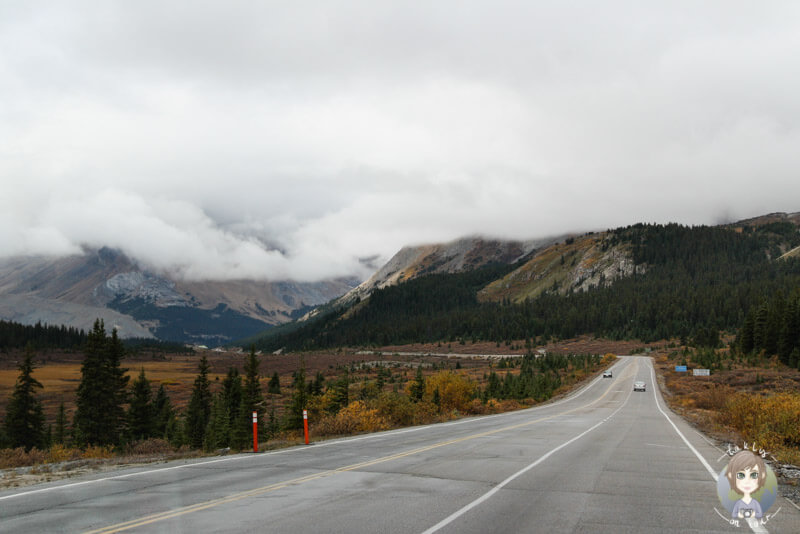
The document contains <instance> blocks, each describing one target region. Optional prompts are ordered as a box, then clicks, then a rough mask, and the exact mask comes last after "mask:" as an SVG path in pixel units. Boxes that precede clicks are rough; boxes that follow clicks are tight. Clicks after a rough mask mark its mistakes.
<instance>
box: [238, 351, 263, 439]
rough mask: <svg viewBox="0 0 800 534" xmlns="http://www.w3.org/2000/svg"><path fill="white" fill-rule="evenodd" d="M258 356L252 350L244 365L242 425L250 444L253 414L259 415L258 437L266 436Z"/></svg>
mask: <svg viewBox="0 0 800 534" xmlns="http://www.w3.org/2000/svg"><path fill="white" fill-rule="evenodd" d="M259 365H260V362H259V361H258V356H257V355H256V349H255V347H251V348H250V353H249V354H248V355H247V359H246V360H245V364H244V385H243V391H242V408H241V417H240V421H241V423H240V425H242V426H244V428H245V429H246V432H245V439H246V441H247V442H248V443H252V441H253V423H252V421H253V419H252V417H253V412H256V413H257V414H258V425H257V427H258V435H259V436H262V437H263V436H264V435H265V434H264V428H265V426H266V425H265V424H264V423H265V421H264V414H265V413H266V411H265V406H264V395H263V394H262V392H261V382H260V375H259V369H258V368H259Z"/></svg>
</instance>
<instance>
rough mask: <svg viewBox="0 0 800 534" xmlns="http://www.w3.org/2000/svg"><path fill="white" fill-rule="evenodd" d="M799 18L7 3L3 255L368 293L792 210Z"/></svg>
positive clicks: (634, 11) (720, 8)
mask: <svg viewBox="0 0 800 534" xmlns="http://www.w3.org/2000/svg"><path fill="white" fill-rule="evenodd" d="M798 58H800V3H798V2H796V1H793V0H792V1H784V2H778V1H776V2H769V1H767V2H752V1H733V0H719V1H716V2H715V1H708V2H695V1H685V2H684V1H671V2H641V1H627V2H622V1H613V0H611V1H608V0H606V1H603V2H588V1H587V2H572V1H569V2H568V1H550V2H545V1H538V2H531V1H528V0H522V1H502V0H492V1H480V2H478V1H468V0H453V1H445V0H441V1H420V2H415V1H393V2H381V1H377V0H365V1H352V2H351V1H342V2H329V1H321V2H304V1H297V2H266V1H253V2H244V1H231V0H227V1H225V2H206V1H198V0H193V1H182V2H178V1H163V0H160V1H153V2H150V1H143V0H138V1H136V2H128V1H126V2H121V1H120V2H114V1H108V2H95V1H85V2H82V1H77V0H73V1H70V2H60V1H53V2H36V1H34V2H29V1H22V0H20V1H15V0H10V1H4V2H2V4H0V186H1V187H2V189H1V190H0V255H2V256H8V255H17V254H39V253H46V254H69V253H75V252H77V251H80V250H81V247H83V246H91V247H94V246H103V245H105V246H112V247H117V248H120V249H122V250H123V251H125V252H126V253H128V254H129V255H131V256H133V257H135V258H137V259H139V260H140V261H141V262H143V263H145V264H147V265H149V266H151V267H153V268H157V269H165V270H170V271H175V272H178V273H180V274H182V275H183V276H185V277H188V278H193V279H204V278H243V277H257V278H268V279H284V278H293V279H300V280H314V279H319V278H323V277H330V276H341V275H349V274H357V275H359V276H366V275H367V274H368V273H369V268H368V267H364V265H363V261H362V260H363V259H364V258H376V259H374V262H377V263H380V261H382V260H385V259H388V257H390V256H391V255H393V254H394V253H395V252H396V251H397V250H398V249H399V248H400V247H402V246H404V245H407V244H416V243H426V242H436V241H444V240H451V239H454V238H457V237H461V236H464V235H472V234H483V235H488V236H498V237H509V238H535V237H543V236H548V235H554V234H562V233H565V232H569V231H584V230H594V229H605V228H611V227H616V226H620V225H625V224H632V223H636V222H670V221H675V222H680V223H685V224H714V223H718V222H724V221H730V220H735V219H741V218H745V217H749V216H755V215H760V214H764V213H768V212H773V211H787V212H794V211H800V173H798V170H799V169H800V98H798V97H797V95H800V63H798V61H800V60H798Z"/></svg>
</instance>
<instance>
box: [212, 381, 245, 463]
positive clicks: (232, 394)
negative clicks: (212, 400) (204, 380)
mask: <svg viewBox="0 0 800 534" xmlns="http://www.w3.org/2000/svg"><path fill="white" fill-rule="evenodd" d="M242 396H243V392H242V377H241V375H240V374H239V370H238V369H236V368H235V367H231V368H230V369H228V375H227V376H226V377H225V380H223V381H222V402H223V404H224V407H225V414H226V416H227V417H228V431H227V432H228V436H227V437H228V440H227V443H226V446H230V447H233V448H236V449H241V448H243V447H244V445H245V443H246V441H247V424H246V423H243V422H242ZM212 418H213V416H212Z"/></svg>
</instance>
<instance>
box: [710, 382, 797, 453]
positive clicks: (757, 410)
mask: <svg viewBox="0 0 800 534" xmlns="http://www.w3.org/2000/svg"><path fill="white" fill-rule="evenodd" d="M721 419H722V421H723V422H724V423H726V424H728V425H730V426H731V427H733V428H734V429H735V430H737V431H738V432H739V433H740V434H741V435H742V437H743V438H744V439H745V440H747V441H749V442H755V443H756V444H757V445H758V446H759V447H760V448H763V449H766V450H769V451H786V450H787V449H788V450H790V449H794V452H795V453H796V449H797V448H798V447H800V423H798V422H800V394H797V393H778V394H776V395H772V396H770V397H761V396H756V395H748V394H744V393H737V394H735V395H732V396H731V398H730V399H729V400H728V402H727V404H726V410H725V411H724V412H723V413H722V414H721Z"/></svg>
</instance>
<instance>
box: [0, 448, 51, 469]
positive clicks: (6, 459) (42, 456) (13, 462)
mask: <svg viewBox="0 0 800 534" xmlns="http://www.w3.org/2000/svg"><path fill="white" fill-rule="evenodd" d="M46 461H47V452H46V451H40V450H39V449H36V448H33V449H31V450H29V451H26V450H25V448H24V447H17V448H16V449H2V450H0V469H8V468H9V467H23V466H26V465H36V464H43V463H45V462H46Z"/></svg>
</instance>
